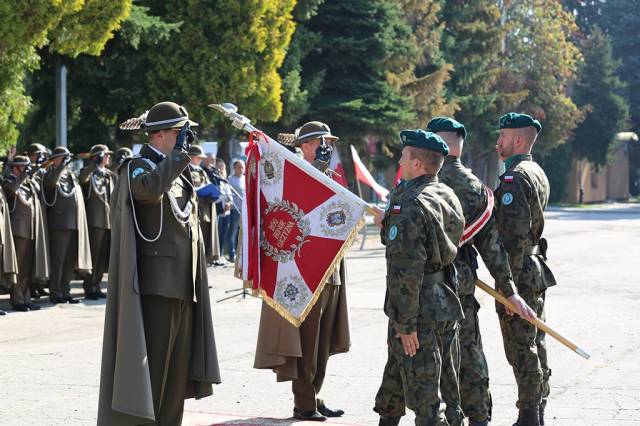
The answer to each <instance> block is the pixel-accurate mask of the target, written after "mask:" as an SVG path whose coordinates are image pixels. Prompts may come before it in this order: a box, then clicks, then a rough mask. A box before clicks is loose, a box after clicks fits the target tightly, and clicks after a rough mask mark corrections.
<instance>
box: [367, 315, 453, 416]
mask: <svg viewBox="0 0 640 426" xmlns="http://www.w3.org/2000/svg"><path fill="white" fill-rule="evenodd" d="M455 326H456V321H428V322H426V323H424V324H418V340H419V342H420V348H419V349H418V352H417V353H416V355H415V356H413V357H410V356H407V355H405V354H404V349H403V348H402V342H401V341H400V339H399V338H398V337H396V332H395V330H393V329H392V327H391V326H389V334H388V340H387V344H388V358H387V364H386V365H385V367H384V373H383V376H382V384H381V385H380V389H379V390H378V393H377V395H376V400H375V407H374V409H373V410H374V411H375V412H377V413H378V414H380V415H381V416H403V415H404V414H405V406H406V407H408V408H409V409H410V410H412V411H413V412H414V413H415V414H416V422H415V423H416V425H420V426H443V425H445V426H447V425H449V423H448V422H447V420H446V418H445V416H444V414H443V413H442V411H441V410H440V403H441V402H442V400H441V398H440V373H441V369H442V357H443V348H442V346H441V344H442V342H443V337H442V336H443V335H446V333H447V331H448V330H452V329H455Z"/></svg>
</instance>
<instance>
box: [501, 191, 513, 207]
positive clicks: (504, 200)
mask: <svg viewBox="0 0 640 426" xmlns="http://www.w3.org/2000/svg"><path fill="white" fill-rule="evenodd" d="M512 202H513V195H512V194H511V193H510V192H505V193H504V195H503V196H502V204H504V205H505V206H508V205H509V204H511V203H512Z"/></svg>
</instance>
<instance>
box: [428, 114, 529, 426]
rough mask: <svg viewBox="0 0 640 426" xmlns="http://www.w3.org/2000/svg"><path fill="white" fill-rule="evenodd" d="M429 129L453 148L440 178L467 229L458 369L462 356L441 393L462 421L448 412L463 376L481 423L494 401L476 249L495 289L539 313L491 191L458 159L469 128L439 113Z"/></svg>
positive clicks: (463, 390) (460, 262) (466, 401)
mask: <svg viewBox="0 0 640 426" xmlns="http://www.w3.org/2000/svg"><path fill="white" fill-rule="evenodd" d="M427 130H428V131H431V132H433V133H435V134H437V135H438V136H440V137H441V138H442V139H443V140H444V141H445V143H446V144H447V147H448V148H449V155H448V156H447V157H446V158H445V159H444V165H443V166H442V169H440V173H438V179H440V182H442V183H444V184H446V185H448V186H449V187H451V189H453V192H455V194H456V196H457V197H458V200H459V201H460V204H461V205H462V211H463V212H464V217H465V233H464V234H463V240H462V241H461V244H462V245H461V246H460V247H459V249H458V254H457V255H456V259H455V262H454V264H455V267H456V271H457V273H458V283H459V288H458V297H459V298H460V303H461V305H462V309H463V310H464V319H463V320H461V321H460V323H459V329H458V336H459V344H458V345H456V346H457V347H458V348H459V370H458V365H457V362H456V361H458V360H456V359H454V363H453V364H452V363H448V364H447V361H448V360H446V359H445V360H443V375H442V378H441V386H442V397H443V399H444V400H445V402H447V409H448V410H447V420H448V421H449V423H451V424H461V422H462V420H461V418H460V413H450V412H449V411H450V410H449V408H450V407H449V405H450V402H449V401H452V404H453V405H454V406H455V405H457V404H456V402H457V400H458V398H457V395H458V386H457V383H458V380H459V395H460V398H461V407H462V411H463V412H464V416H466V417H468V418H469V425H470V426H482V425H487V424H488V423H489V421H490V420H491V408H492V403H491V394H490V392H489V370H488V366H487V360H486V358H485V356H484V351H483V349H482V338H481V336H480V325H479V323H478V309H480V304H479V303H478V301H477V300H476V298H475V297H474V290H475V281H476V279H477V275H476V269H477V268H478V263H477V260H476V258H477V253H478V252H479V253H480V255H481V256H482V260H483V261H484V263H485V264H486V265H487V268H488V269H489V272H490V273H491V275H492V276H493V278H494V279H495V281H496V287H497V289H498V290H499V291H500V292H501V293H502V294H503V295H504V296H505V297H507V298H508V299H509V300H510V301H511V302H513V303H514V304H515V305H516V306H519V307H520V310H521V312H524V315H526V316H527V317H529V318H533V317H534V316H535V313H534V312H533V311H532V310H531V308H529V307H528V306H527V304H526V303H525V302H524V301H523V300H522V298H521V297H520V296H518V294H516V293H515V287H514V285H513V279H512V277H511V270H510V269H509V259H508V256H507V253H506V251H505V250H504V247H503V246H502V243H501V240H500V236H499V235H498V230H497V228H496V223H495V218H494V217H493V216H492V213H493V205H494V203H493V194H492V193H491V190H490V189H489V188H487V187H486V186H484V185H483V184H482V182H481V181H480V179H478V178H477V177H476V176H475V175H474V174H473V173H472V172H471V170H470V169H467V168H465V167H464V166H463V165H462V163H461V161H460V156H461V155H462V150H463V145H464V139H465V137H466V134H467V131H466V129H465V128H464V126H463V125H462V124H461V123H459V122H457V121H456V120H454V119H453V118H450V117H436V118H434V119H433V120H431V121H430V122H429V124H428V125H427ZM476 249H477V250H478V252H476ZM445 366H446V367H447V368H445Z"/></svg>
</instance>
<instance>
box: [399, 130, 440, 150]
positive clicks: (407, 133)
mask: <svg viewBox="0 0 640 426" xmlns="http://www.w3.org/2000/svg"><path fill="white" fill-rule="evenodd" d="M400 140H401V141H402V146H413V147H415V148H422V149H428V150H429V151H434V152H437V153H440V154H442V155H448V154H449V147H448V146H447V144H446V143H445V142H444V140H443V139H442V138H441V137H440V136H438V135H436V134H435V133H433V132H427V131H425V130H422V129H415V130H403V131H401V132H400Z"/></svg>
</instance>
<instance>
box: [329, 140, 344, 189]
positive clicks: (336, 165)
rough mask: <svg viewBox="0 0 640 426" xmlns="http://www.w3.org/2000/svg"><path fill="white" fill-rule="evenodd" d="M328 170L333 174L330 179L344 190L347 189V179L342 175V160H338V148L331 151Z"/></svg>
mask: <svg viewBox="0 0 640 426" xmlns="http://www.w3.org/2000/svg"><path fill="white" fill-rule="evenodd" d="M329 169H331V170H333V171H334V172H335V173H333V174H332V175H331V178H332V179H333V180H335V181H336V182H338V183H339V184H340V185H342V186H344V187H345V188H348V185H347V177H346V175H345V173H344V166H343V165H342V160H341V159H340V154H339V153H338V148H337V147H336V146H334V147H333V151H331V159H330V160H329Z"/></svg>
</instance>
